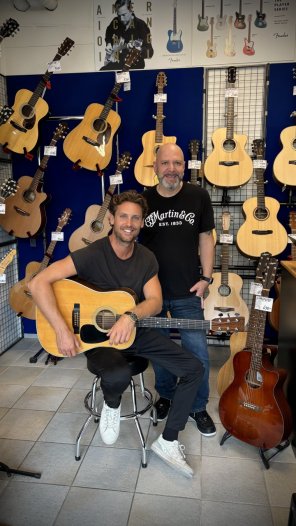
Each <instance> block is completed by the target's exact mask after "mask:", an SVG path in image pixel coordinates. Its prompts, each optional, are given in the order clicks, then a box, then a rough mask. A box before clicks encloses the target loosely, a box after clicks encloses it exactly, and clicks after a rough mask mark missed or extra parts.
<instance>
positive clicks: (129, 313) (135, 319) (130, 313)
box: [123, 310, 139, 325]
mask: <svg viewBox="0 0 296 526" xmlns="http://www.w3.org/2000/svg"><path fill="white" fill-rule="evenodd" d="M123 314H126V315H127V316H129V317H130V318H131V320H133V322H134V324H135V325H136V323H137V322H138V321H139V318H138V316H137V315H136V314H135V312H132V311H130V310H127V311H126V312H124V313H123Z"/></svg>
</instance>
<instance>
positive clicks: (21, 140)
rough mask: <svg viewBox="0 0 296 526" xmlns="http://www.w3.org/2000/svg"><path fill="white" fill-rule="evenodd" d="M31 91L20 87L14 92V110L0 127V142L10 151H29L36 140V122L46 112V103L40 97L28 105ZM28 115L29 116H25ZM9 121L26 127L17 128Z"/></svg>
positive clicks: (37, 122)
mask: <svg viewBox="0 0 296 526" xmlns="http://www.w3.org/2000/svg"><path fill="white" fill-rule="evenodd" d="M32 95H33V93H32V92H31V91H29V90H27V89H21V90H19V91H18V92H17V93H16V96H15V102H14V105H13V107H12V109H13V110H14V113H13V115H12V116H11V118H10V119H9V120H8V121H7V122H6V123H5V124H2V126H1V127H0V144H3V145H4V144H6V147H7V148H8V149H9V150H11V151H12V152H16V153H24V149H25V150H26V151H28V152H30V151H31V150H32V149H33V148H34V146H35V144H36V143H37V140H38V124H39V121H40V119H42V118H43V117H45V115H46V114H47V113H48V104H47V102H45V100H43V99H42V98H41V97H39V98H38V99H37V102H36V104H35V106H34V108H32V107H31V106H28V101H29V100H30V98H31V96H32ZM26 115H27V116H28V115H29V118H27V117H26ZM11 122H15V123H16V124H17V125H19V126H21V127H24V128H26V130H27V131H26V132H24V131H21V130H19V129H17V127H15V126H13V124H11Z"/></svg>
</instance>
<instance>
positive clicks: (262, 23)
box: [254, 0, 267, 28]
mask: <svg viewBox="0 0 296 526" xmlns="http://www.w3.org/2000/svg"><path fill="white" fill-rule="evenodd" d="M254 24H255V26H256V27H260V28H264V27H266V26H267V23H266V14H265V13H263V0H260V9H259V11H257V9H256V19H255V22H254Z"/></svg>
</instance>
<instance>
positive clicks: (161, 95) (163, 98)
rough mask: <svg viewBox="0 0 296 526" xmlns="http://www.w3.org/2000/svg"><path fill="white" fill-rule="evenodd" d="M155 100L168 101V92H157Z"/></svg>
mask: <svg viewBox="0 0 296 526" xmlns="http://www.w3.org/2000/svg"><path fill="white" fill-rule="evenodd" d="M154 102H167V93H155V94H154Z"/></svg>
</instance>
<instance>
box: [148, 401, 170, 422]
mask: <svg viewBox="0 0 296 526" xmlns="http://www.w3.org/2000/svg"><path fill="white" fill-rule="evenodd" d="M154 407H155V409H156V413H157V421H158V422H161V421H162V420H164V419H165V418H166V417H167V416H168V412H169V409H170V407H171V401H170V400H168V399H167V398H162V397H160V398H159V399H158V400H157V402H156V403H155V404H154ZM150 418H151V419H153V415H152V412H151V415H150Z"/></svg>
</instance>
